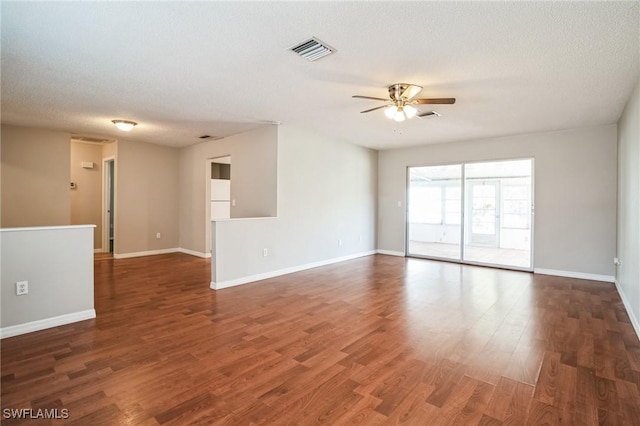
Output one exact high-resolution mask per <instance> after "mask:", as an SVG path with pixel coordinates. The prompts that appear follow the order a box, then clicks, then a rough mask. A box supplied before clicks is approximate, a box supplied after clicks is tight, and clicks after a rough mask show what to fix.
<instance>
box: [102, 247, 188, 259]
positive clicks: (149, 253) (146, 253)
mask: <svg viewBox="0 0 640 426" xmlns="http://www.w3.org/2000/svg"><path fill="white" fill-rule="evenodd" d="M179 251H180V249H179V248H168V249H160V250H148V251H138V252H133V253H114V254H113V258H114V259H128V258H130V257H142V256H155V255H157V254H167V253H177V252H179Z"/></svg>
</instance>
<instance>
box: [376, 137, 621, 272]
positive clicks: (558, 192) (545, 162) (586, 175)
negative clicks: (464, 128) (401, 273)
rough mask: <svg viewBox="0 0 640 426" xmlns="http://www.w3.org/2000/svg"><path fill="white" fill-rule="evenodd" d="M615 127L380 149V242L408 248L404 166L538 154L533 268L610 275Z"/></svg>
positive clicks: (380, 245) (387, 246)
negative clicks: (406, 243) (399, 204)
mask: <svg viewBox="0 0 640 426" xmlns="http://www.w3.org/2000/svg"><path fill="white" fill-rule="evenodd" d="M616 133H617V132H616V126H615V125H609V126H600V127H593V128H584V129H576V130H567V131H561V132H549V133H535V134H528V135H519V136H512V137H504V138H497V139H487V140H477V141H465V142H458V143H447V144H438V145H426V146H421V147H415V148H407V149H396V150H387V151H381V152H380V153H379V169H378V185H379V195H378V197H379V198H378V199H379V202H378V248H379V249H383V250H389V251H396V252H404V250H405V248H404V247H405V246H404V241H405V206H404V204H405V200H406V168H407V166H427V165H435V164H447V163H455V162H464V161H481V160H497V159H509V158H531V157H533V158H534V159H535V207H536V209H535V212H536V214H535V217H534V266H535V268H536V269H547V270H553V271H564V272H571V273H582V274H593V275H603V276H607V277H612V276H613V274H614V267H613V257H614V255H615V247H616ZM399 201H400V202H401V207H398V202H399Z"/></svg>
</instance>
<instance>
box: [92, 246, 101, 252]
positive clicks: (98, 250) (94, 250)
mask: <svg viewBox="0 0 640 426" xmlns="http://www.w3.org/2000/svg"><path fill="white" fill-rule="evenodd" d="M93 252H94V253H103V251H102V247H100V248H97V249H93Z"/></svg>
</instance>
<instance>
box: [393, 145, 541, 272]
mask: <svg viewBox="0 0 640 426" xmlns="http://www.w3.org/2000/svg"><path fill="white" fill-rule="evenodd" d="M524 160H529V161H531V194H530V205H531V206H530V208H531V211H530V215H529V228H530V238H529V267H528V268H524V267H519V266H510V265H501V264H496V263H486V262H476V261H470V260H465V259H464V248H465V247H464V246H465V233H466V221H467V215H466V205H467V194H466V192H467V186H466V170H465V169H466V167H465V166H466V165H467V164H478V163H499V162H506V161H524ZM457 165H459V166H460V168H461V173H460V179H461V182H460V187H461V194H462V195H461V198H462V199H461V213H460V215H461V218H460V258H459V259H451V258H446V257H438V256H428V255H420V254H412V253H411V252H410V251H409V232H410V228H411V226H410V223H409V207H410V205H411V196H410V195H409V194H410V191H409V188H410V185H411V173H410V172H411V169H412V168H417V167H431V166H434V167H437V166H457ZM405 177H406V182H405V194H406V197H405V212H404V213H405V214H404V224H405V226H404V231H405V236H404V237H405V238H404V244H405V248H404V252H405V256H407V257H416V258H421V259H430V260H439V261H443V262H452V263H460V264H465V265H476V266H488V267H491V268H498V269H509V270H515V271H525V272H533V270H534V264H533V260H534V235H535V157H519V158H499V159H494V160H474V161H459V162H454V163H433V164H426V165H422V166H407V167H406V171H405ZM500 190H501V188H500ZM500 210H502V205H501V206H500ZM501 214H502V213H501Z"/></svg>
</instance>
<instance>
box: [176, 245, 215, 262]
mask: <svg viewBox="0 0 640 426" xmlns="http://www.w3.org/2000/svg"><path fill="white" fill-rule="evenodd" d="M178 251H179V252H180V253H184V254H190V255H191V256H197V257H202V258H204V259H208V258H210V257H211V253H202V252H201V251H195V250H189V249H186V248H182V247H180V248H179V249H178Z"/></svg>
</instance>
